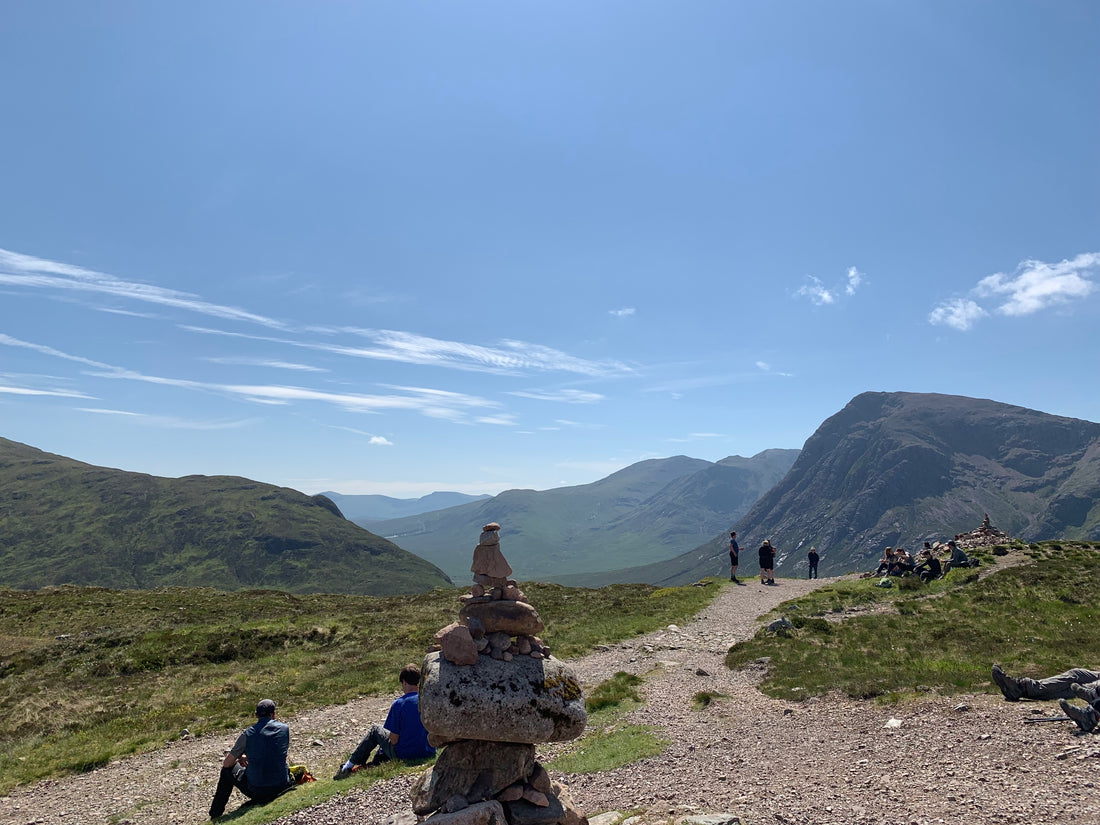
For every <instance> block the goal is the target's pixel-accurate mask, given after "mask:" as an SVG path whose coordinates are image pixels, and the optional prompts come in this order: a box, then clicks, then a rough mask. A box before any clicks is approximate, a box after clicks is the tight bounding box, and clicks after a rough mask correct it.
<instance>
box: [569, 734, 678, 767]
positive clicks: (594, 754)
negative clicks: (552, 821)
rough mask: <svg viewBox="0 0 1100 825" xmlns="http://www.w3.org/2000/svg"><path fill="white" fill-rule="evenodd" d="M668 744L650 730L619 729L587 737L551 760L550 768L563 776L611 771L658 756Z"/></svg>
mask: <svg viewBox="0 0 1100 825" xmlns="http://www.w3.org/2000/svg"><path fill="white" fill-rule="evenodd" d="M668 744H669V743H668V740H666V739H661V738H659V737H658V736H656V735H655V734H654V733H653V731H652V730H651V729H650V728H649V727H647V726H644V725H616V726H612V727H610V728H609V729H607V730H604V731H602V732H600V733H599V734H598V735H597V734H590V735H587V736H585V737H584V738H583V739H582V740H581V742H580V745H579V746H578V747H577V749H576V750H574V751H571V752H569V753H566V754H563V755H562V756H559V757H557V758H555V759H553V760H551V761H550V762H549V763H547V767H549V768H552V769H553V770H556V771H562V772H564V773H596V772H598V771H610V770H613V769H615V768H620V767H622V766H623V765H630V764H632V763H634V762H639V761H641V760H642V759H648V758H649V757H651V756H656V755H657V754H659V753H661V752H662V751H663V750H664V749H665V748H666V747H667V746H668Z"/></svg>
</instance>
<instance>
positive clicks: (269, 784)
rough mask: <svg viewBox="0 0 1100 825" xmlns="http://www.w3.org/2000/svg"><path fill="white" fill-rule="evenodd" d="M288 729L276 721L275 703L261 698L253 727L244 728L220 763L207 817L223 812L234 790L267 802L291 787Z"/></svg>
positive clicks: (214, 816)
mask: <svg viewBox="0 0 1100 825" xmlns="http://www.w3.org/2000/svg"><path fill="white" fill-rule="evenodd" d="M289 750H290V728H289V727H287V725H285V724H284V723H282V722H276V721H275V703H274V702H273V701H272V700H270V699H263V700H261V701H260V703H259V704H257V705H256V724H254V725H252V726H251V727H248V728H245V729H244V730H243V731H242V732H241V735H240V736H238V737H237V741H236V742H234V743H233V747H232V748H230V749H229V753H227V754H226V755H225V759H224V760H222V770H221V774H220V775H219V776H218V787H217V788H216V789H215V791H214V799H213V801H212V802H211V803H210V818H211V819H217V818H218V817H219V816H221V815H222V814H223V813H225V806H226V804H227V803H228V802H229V797H230V795H231V794H232V793H233V788H236V789H237V790H239V791H240V792H241V793H243V794H244V795H245V796H247V797H248V798H249V799H251V800H252V801H254V802H268V801H270V800H272V799H274V798H275V797H277V796H278V795H279V794H281V793H283V792H285V791H288V790H290V789H291V788H293V787H294V781H293V780H292V779H291V776H290V768H289V767H288V766H287V762H286V755H287V751H289Z"/></svg>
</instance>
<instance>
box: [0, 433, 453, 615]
mask: <svg viewBox="0 0 1100 825" xmlns="http://www.w3.org/2000/svg"><path fill="white" fill-rule="evenodd" d="M59 584H81V585H96V586H102V587H112V588H154V587H165V586H184V587H199V586H206V587H215V588H218V589H221V590H240V589H245V588H249V589H253V588H269V589H278V590H286V591H288V592H291V593H318V592H333V591H334V590H336V591H338V592H342V593H357V594H366V595H390V594H396V593H416V592H423V591H425V590H429V589H431V588H433V587H440V586H450V585H451V581H450V579H448V578H447V576H446V575H445V574H444V573H443V572H442V571H441V570H439V568H437V567H435V565H433V564H430V563H429V562H427V561H425V560H423V559H421V558H419V557H418V556H414V555H413V554H412V553H409V552H407V551H405V550H403V549H401V548H400V547H398V546H396V545H395V544H393V543H392V542H389V541H387V540H385V539H383V538H380V537H379V536H377V535H374V534H373V533H370V532H368V531H367V530H364V529H363V528H362V527H359V526H358V525H356V524H354V523H352V522H350V521H348V520H346V519H345V518H344V517H343V515H342V514H341V513H340V510H339V508H337V506H336V505H335V504H334V503H333V502H332V501H331V500H329V499H328V498H326V497H325V496H320V495H318V496H307V495H305V494H303V493H300V492H298V491H297V490H291V489H289V488H286V487H275V486H273V485H270V484H261V483H260V482H257V481H251V480H249V479H246V478H235V477H229V476H187V477H185V478H178V479H170V478H158V477H156V476H150V475H145V474H142V473H130V472H125V471H122V470H114V469H109V468H106V467H96V466H93V465H90V464H84V463H83V462H80V461H76V460H74V459H71V458H65V457H63V456H58V455H52V454H50V453H45V452H42V451H41V450H37V449H35V448H33V447H29V446H27V445H26V444H20V443H18V442H15V441H9V440H7V439H4V438H0V586H7V587H16V588H24V589H37V588H41V587H45V586H47V585H59Z"/></svg>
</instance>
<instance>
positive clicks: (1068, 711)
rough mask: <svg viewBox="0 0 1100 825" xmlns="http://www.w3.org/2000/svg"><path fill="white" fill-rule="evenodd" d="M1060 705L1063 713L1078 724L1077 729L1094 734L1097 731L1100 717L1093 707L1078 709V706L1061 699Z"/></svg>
mask: <svg viewBox="0 0 1100 825" xmlns="http://www.w3.org/2000/svg"><path fill="white" fill-rule="evenodd" d="M1058 704H1059V705H1060V706H1061V708H1062V713H1064V714H1065V715H1066V716H1068V717H1069V718H1070V719H1072V720H1073V721H1074V722H1076V723H1077V727H1079V728H1080V729H1081V730H1083V731H1084V732H1085V733H1092V732H1093V731H1094V730H1096V723H1097V722H1098V721H1100V715H1097V713H1096V711H1094V710H1093V709H1092V707H1091V706H1088V705H1086V706H1085V707H1083V708H1079V707H1077V705H1071V704H1070V703H1069V702H1068V701H1066V700H1065V699H1059V700H1058Z"/></svg>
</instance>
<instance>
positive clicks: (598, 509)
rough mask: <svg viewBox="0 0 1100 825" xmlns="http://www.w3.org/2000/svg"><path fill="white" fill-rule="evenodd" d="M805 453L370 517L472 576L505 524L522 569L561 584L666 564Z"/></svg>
mask: <svg viewBox="0 0 1100 825" xmlns="http://www.w3.org/2000/svg"><path fill="white" fill-rule="evenodd" d="M797 456H798V450H765V451H764V452H762V453H760V454H759V455H756V456H753V457H752V458H742V457H740V456H731V457H729V458H725V459H722V460H721V461H718V462H714V463H712V462H709V461H703V460H702V459H698V458H688V457H687V456H674V457H672V458H662V459H651V460H649V461H641V462H638V463H637V464H632V465H630V466H629V467H626V468H625V469H622V470H620V471H618V472H617V473H613V474H612V475H610V476H608V477H607V478H604V479H601V480H600V481H596V482H593V483H592V484H584V485H580V486H576V487H559V488H555V489H552V490H542V491H536V490H507V491H505V492H503V493H501V494H500V495H497V496H494V497H493V498H490V499H486V500H484V501H477V502H471V503H469V504H464V505H461V506H458V507H451V508H448V509H446V510H439V511H436V512H433V513H424V514H421V515H418V516H412V517H409V518H404V519H393V520H390V521H381V522H371V523H370V529H371V530H375V531H377V532H378V533H380V534H382V535H384V536H387V537H389V538H390V539H391V540H393V541H394V542H396V543H397V544H399V545H401V546H402V547H404V548H406V549H408V550H410V551H412V552H413V553H416V554H417V555H419V556H423V557H424V558H425V559H428V560H429V561H431V562H432V563H433V564H436V565H438V566H439V567H440V568H442V569H443V570H444V571H445V572H446V573H447V574H448V575H449V576H451V578H453V579H454V580H455V581H465V580H467V579H468V578H469V576H470V569H469V565H470V556H471V553H472V552H473V549H474V545H475V544H477V537H478V535H479V533H480V531H481V527H482V525H484V524H486V523H487V522H490V521H496V522H499V523H500V524H501V525H502V526H503V529H502V530H501V545H502V548H503V550H504V554H505V556H506V557H507V558H508V561H509V563H510V564H511V566H512V569H513V571H514V575H515V576H516V577H517V578H519V579H521V580H524V579H527V580H532V579H534V580H539V581H555V580H556V579H558V578H559V577H561V576H566V575H570V574H573V575H581V576H583V575H584V574H585V573H587V572H594V571H603V570H610V569H615V568H618V567H628V566H634V565H637V564H639V563H648V562H653V561H659V560H662V559H667V558H669V556H670V555H676V554H679V553H681V552H683V551H685V550H687V549H689V548H692V547H696V546H698V545H699V543H700V542H702V541H704V540H705V539H706V538H707V537H709V536H712V535H713V534H714V533H715V531H717V530H724V529H727V528H728V526H729V525H730V524H732V523H733V521H735V520H736V519H737V518H738V516H740V515H743V514H744V513H746V512H748V509H749V508H750V507H751V506H752V505H753V503H755V502H756V501H757V499H759V498H760V496H761V495H763V494H764V493H765V492H766V491H767V490H769V489H771V488H772V487H773V486H774V485H775V484H776V483H777V482H778V481H779V480H780V479H782V478H783V476H785V475H786V473H787V471H788V470H789V469H790V467H791V465H792V464H793V463H794V460H795V458H796V457H797Z"/></svg>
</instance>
